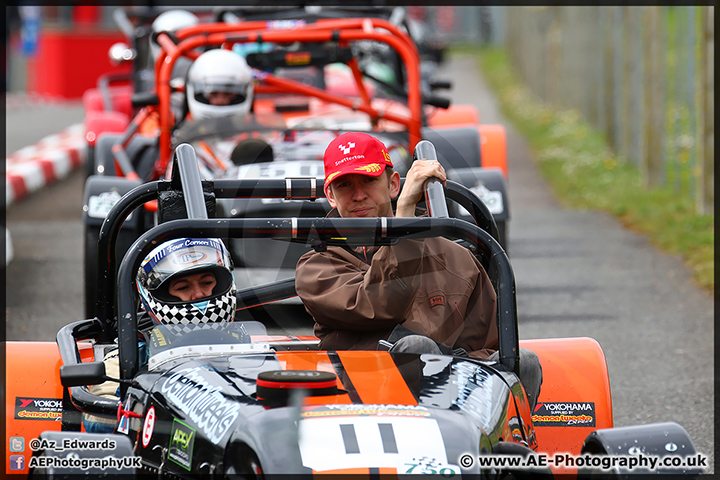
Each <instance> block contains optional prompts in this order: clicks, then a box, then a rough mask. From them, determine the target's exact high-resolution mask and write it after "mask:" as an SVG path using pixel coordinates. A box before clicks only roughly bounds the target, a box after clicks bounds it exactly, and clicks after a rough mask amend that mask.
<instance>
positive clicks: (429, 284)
mask: <svg viewBox="0 0 720 480" xmlns="http://www.w3.org/2000/svg"><path fill="white" fill-rule="evenodd" d="M366 259H367V260H366ZM295 286H296V289H297V292H298V295H299V296H300V298H301V299H302V301H303V303H304V304H305V308H306V310H307V311H308V313H310V315H312V316H313V318H314V319H315V335H316V336H317V337H318V338H320V348H322V349H326V350H376V349H377V342H378V340H380V339H387V338H388V336H389V335H390V332H391V331H392V329H393V328H394V327H395V326H396V325H398V324H402V325H403V326H404V327H406V328H408V329H410V330H412V331H414V332H416V333H419V334H422V335H426V336H428V337H430V338H432V339H433V340H435V341H436V342H438V343H441V344H444V345H447V346H450V347H453V348H457V347H462V348H464V349H465V350H467V352H468V353H469V354H470V356H472V357H476V358H482V359H486V358H487V357H488V356H489V355H490V354H492V353H493V352H494V351H495V350H497V348H498V333H497V323H496V320H495V309H496V303H497V302H496V296H495V291H494V290H493V288H492V285H491V283H490V279H489V278H488V276H487V273H485V270H484V269H483V268H482V266H481V265H480V263H479V262H478V261H477V259H476V258H475V257H474V256H473V255H472V254H471V253H470V252H469V251H468V250H467V249H466V248H464V247H462V246H460V245H457V244H455V243H454V242H451V241H450V240H448V239H445V238H427V239H423V240H411V239H403V240H400V241H399V242H398V243H397V244H396V245H393V246H383V247H359V248H357V249H355V250H354V252H352V251H350V250H349V249H345V248H342V247H333V246H330V247H328V248H327V251H325V252H315V251H311V252H308V253H306V254H305V255H303V256H302V257H301V258H300V260H299V261H298V264H297V270H296V276H295Z"/></svg>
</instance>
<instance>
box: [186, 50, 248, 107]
mask: <svg viewBox="0 0 720 480" xmlns="http://www.w3.org/2000/svg"><path fill="white" fill-rule="evenodd" d="M185 88H186V92H187V102H188V109H189V111H190V115H192V117H193V118H194V119H201V118H211V117H225V116H230V115H245V114H247V113H249V112H250V107H251V105H252V101H253V92H254V86H253V75H252V70H251V69H250V67H249V66H248V64H247V62H246V61H245V59H244V58H243V57H242V56H240V55H238V54H237V53H235V52H233V51H232V50H226V49H222V48H217V49H213V50H208V51H207V52H205V53H203V54H201V55H200V56H199V57H198V58H197V59H195V61H194V62H193V64H192V66H191V67H190V70H189V72H188V80H187V85H186V87H185Z"/></svg>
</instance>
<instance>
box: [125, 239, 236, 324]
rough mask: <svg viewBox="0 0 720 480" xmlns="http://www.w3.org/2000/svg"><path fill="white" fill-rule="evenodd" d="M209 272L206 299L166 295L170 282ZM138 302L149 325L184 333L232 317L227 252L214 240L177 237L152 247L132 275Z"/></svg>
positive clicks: (232, 279) (232, 278) (232, 290)
mask: <svg viewBox="0 0 720 480" xmlns="http://www.w3.org/2000/svg"><path fill="white" fill-rule="evenodd" d="M205 271H210V272H212V273H213V274H214V275H215V280H216V282H217V283H216V285H215V287H214V288H213V291H212V293H211V294H210V296H207V297H204V298H200V299H197V300H191V301H183V300H181V299H180V298H178V297H176V296H173V295H171V294H170V291H169V288H170V282H171V280H172V279H174V278H178V277H182V276H184V275H189V274H196V273H202V272H205ZM136 283H137V289H138V292H139V294H140V301H141V303H142V305H143V307H144V308H145V310H146V311H147V312H148V314H149V315H150V317H151V318H152V320H153V322H154V323H156V324H158V325H165V326H168V327H171V329H172V330H173V332H174V333H176V334H180V333H187V332H189V331H191V330H193V329H194V327H196V326H198V325H203V324H208V323H211V324H216V325H217V326H220V324H222V323H224V322H232V321H233V320H234V318H235V304H236V301H237V300H236V298H235V293H236V291H237V287H236V286H235V275H234V273H233V264H232V259H231V258H230V253H229V252H228V250H227V248H226V247H225V245H224V244H223V242H222V241H221V240H220V239H218V238H178V239H175V240H170V241H168V242H165V243H163V244H161V245H160V246H158V247H156V248H155V249H154V250H153V251H152V252H150V254H149V255H148V256H147V257H145V259H144V260H143V261H142V263H141V264H140V268H139V269H138V272H137V276H136Z"/></svg>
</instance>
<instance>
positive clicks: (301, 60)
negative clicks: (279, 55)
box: [285, 52, 312, 65]
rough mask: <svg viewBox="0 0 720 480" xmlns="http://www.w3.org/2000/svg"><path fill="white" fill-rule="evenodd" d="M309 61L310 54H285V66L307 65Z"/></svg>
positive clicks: (310, 58)
mask: <svg viewBox="0 0 720 480" xmlns="http://www.w3.org/2000/svg"><path fill="white" fill-rule="evenodd" d="M311 60H312V56H311V55H310V52H290V53H286V54H285V64H286V65H307V64H309V63H310V61H311Z"/></svg>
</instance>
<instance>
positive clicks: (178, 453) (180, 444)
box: [168, 419, 195, 470]
mask: <svg viewBox="0 0 720 480" xmlns="http://www.w3.org/2000/svg"><path fill="white" fill-rule="evenodd" d="M194 445H195V429H194V428H192V427H189V426H188V425H185V424H184V423H183V422H181V421H180V420H177V419H173V425H172V430H171V431H170V445H169V448H168V459H169V460H172V461H173V462H175V463H177V464H178V465H180V466H181V467H183V468H184V469H186V470H190V466H191V465H192V452H193V446H194Z"/></svg>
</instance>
